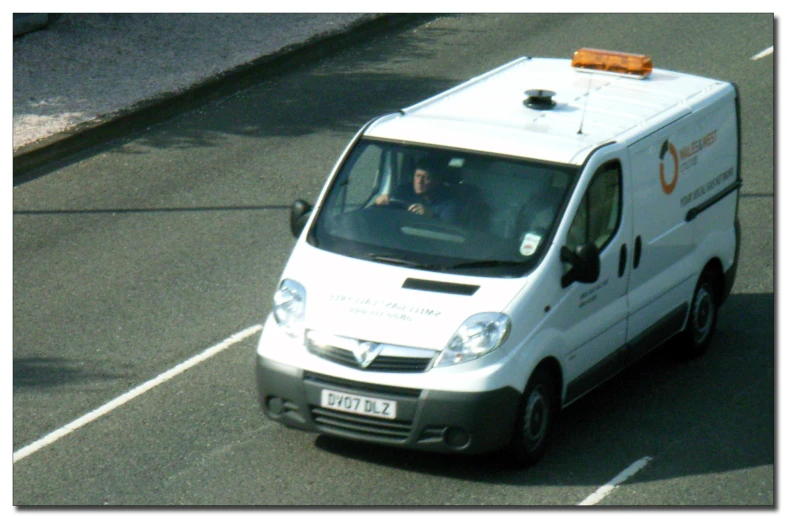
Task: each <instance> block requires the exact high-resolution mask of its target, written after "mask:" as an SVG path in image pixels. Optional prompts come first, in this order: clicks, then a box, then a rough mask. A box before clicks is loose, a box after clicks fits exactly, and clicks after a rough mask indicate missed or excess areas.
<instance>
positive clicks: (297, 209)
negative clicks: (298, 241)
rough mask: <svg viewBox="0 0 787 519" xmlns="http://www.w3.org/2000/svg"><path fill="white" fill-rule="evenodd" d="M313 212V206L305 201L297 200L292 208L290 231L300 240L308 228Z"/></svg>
mask: <svg viewBox="0 0 787 519" xmlns="http://www.w3.org/2000/svg"><path fill="white" fill-rule="evenodd" d="M311 212H312V205H311V204H310V203H309V202H307V201H305V200H300V199H299V200H296V201H295V202H293V203H292V207H290V231H291V232H292V235H293V236H295V237H296V238H298V237H299V236H300V235H301V232H303V228H304V227H306V222H307V221H308V220H309V215H310V214H311Z"/></svg>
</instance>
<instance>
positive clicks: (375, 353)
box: [256, 49, 740, 466]
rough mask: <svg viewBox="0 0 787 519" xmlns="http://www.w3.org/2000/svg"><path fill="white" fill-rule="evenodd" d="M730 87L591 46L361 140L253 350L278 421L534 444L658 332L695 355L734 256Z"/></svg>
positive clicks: (377, 123)
mask: <svg viewBox="0 0 787 519" xmlns="http://www.w3.org/2000/svg"><path fill="white" fill-rule="evenodd" d="M739 127H740V125H739V121H738V94H737V90H736V88H735V87H734V85H732V84H730V83H727V82H723V81H718V80H714V79H707V78H702V77H697V76H692V75H688V74H683V73H678V72H671V71H666V70H659V69H654V68H653V67H652V64H651V60H650V59H649V58H648V57H647V56H642V55H633V54H624V53H618V52H608V51H599V50H595V49H582V50H580V51H577V52H576V53H575V55H574V57H573V59H572V60H568V59H536V58H522V59H519V60H516V61H513V62H511V63H508V64H506V65H504V66H502V67H500V68H497V69H495V70H492V71H491V72H488V73H486V74H484V75H482V76H480V77H477V78H474V79H472V80H470V81H468V82H466V83H464V84H461V85H459V86H457V87H456V88H453V89H451V90H449V91H447V92H444V93H442V94H440V95H437V96H435V97H433V98H430V99H427V100H426V101H423V102H421V103H419V104H417V105H415V106H412V107H410V108H406V109H404V110H401V111H399V112H397V113H393V114H390V115H386V116H383V117H380V118H378V119H375V120H373V121H371V122H370V123H368V124H367V125H366V126H364V127H363V128H362V129H361V130H360V131H359V132H358V134H357V135H356V136H355V138H354V139H353V140H352V142H351V143H350V145H349V146H348V147H347V149H346V151H345V152H344V154H343V155H342V157H341V158H340V160H339V161H338V163H337V165H336V167H335V168H334V171H333V172H332V173H331V175H330V177H329V179H328V181H327V183H326V185H325V188H324V189H323V191H322V193H321V194H320V196H319V198H318V200H317V202H316V204H315V205H314V207H313V208H312V207H311V206H310V205H309V204H308V203H306V202H304V201H300V200H299V201H296V202H295V204H293V207H292V214H291V227H292V231H293V234H294V235H295V236H296V237H297V238H298V240H297V243H296V245H295V248H294V250H293V251H292V255H291V257H290V259H289V262H288V263H287V266H286V268H285V269H284V272H283V275H282V278H281V282H280V284H279V286H278V289H277V290H276V293H275V296H274V301H273V305H274V307H273V311H272V313H271V315H270V316H269V317H268V319H267V321H266V323H265V326H264V330H263V332H262V335H261V338H260V341H259V346H258V349H257V362H256V373H257V386H258V391H259V398H260V404H261V406H262V409H263V411H264V413H265V415H266V416H268V417H269V418H271V419H273V420H276V421H278V422H280V423H282V424H285V425H287V426H290V427H294V428H299V429H304V430H308V431H316V432H320V433H324V434H327V435H334V436H340V437H344V438H350V439H356V440H361V441H369V442H375V443H378V444H385V445H391V446H401V447H407V448H412V449H421V450H427V451H438V452H457V453H479V452H486V451H495V450H501V449H505V450H507V451H508V455H507V459H510V460H513V461H514V462H516V463H517V464H518V465H520V466H527V465H530V464H532V463H534V462H536V461H537V460H538V459H539V458H540V457H541V456H542V454H543V452H544V447H545V445H546V444H547V439H548V437H549V434H550V430H551V429H552V428H553V425H554V420H555V418H556V416H557V413H558V412H559V410H560V409H561V408H563V407H565V406H567V405H569V404H570V403H572V402H573V401H575V400H576V399H577V398H579V397H581V396H582V395H583V394H585V393H587V392H588V391H590V390H591V389H593V388H594V387H596V386H597V385H599V384H601V383H602V382H604V381H605V380H606V379H608V378H610V377H611V376H613V375H614V374H616V373H617V372H619V371H620V370H622V369H623V368H625V367H626V366H628V365H630V364H631V363H632V362H634V361H635V360H637V359H638V358H640V357H641V356H643V355H644V354H646V353H647V352H649V351H650V350H652V349H653V348H654V347H656V346H658V345H659V344H661V343H664V342H665V341H666V340H667V339H670V338H673V337H674V339H673V340H672V341H671V345H672V346H675V347H677V348H678V349H679V352H680V353H681V354H682V355H684V356H686V357H694V356H697V355H699V354H701V353H702V352H703V351H704V350H705V349H706V348H707V347H708V342H709V341H710V338H711V336H712V334H713V331H714V328H715V325H716V320H717V315H718V309H719V306H720V305H721V304H722V303H723V302H724V301H725V299H726V298H727V296H728V295H729V293H730V290H731V287H732V285H733V282H734V279H735V273H736V265H737V258H738V248H739V243H740V228H739V225H738V220H737V206H738V196H739V195H738V191H739V186H740V172H739V164H740V163H739V159H740V153H739V147H740V137H739Z"/></svg>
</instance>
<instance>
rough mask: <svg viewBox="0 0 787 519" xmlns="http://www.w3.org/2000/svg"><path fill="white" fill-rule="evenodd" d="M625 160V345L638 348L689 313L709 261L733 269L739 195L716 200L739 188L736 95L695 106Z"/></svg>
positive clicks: (726, 93) (718, 95)
mask: <svg viewBox="0 0 787 519" xmlns="http://www.w3.org/2000/svg"><path fill="white" fill-rule="evenodd" d="M698 98H699V96H698ZM629 154H630V157H631V162H632V172H633V179H632V181H633V187H634V215H635V216H634V229H635V230H634V237H633V239H634V242H635V243H634V249H635V258H634V260H635V266H634V268H633V269H632V271H631V278H630V284H629V289H630V291H629V305H630V310H631V314H630V317H629V331H628V337H627V340H628V341H635V340H637V339H638V338H639V337H640V336H641V335H642V334H644V333H645V332H646V331H647V330H648V329H649V327H650V326H651V325H652V324H653V323H654V322H657V321H659V320H662V319H664V318H665V317H667V316H669V315H674V314H675V312H676V311H678V310H679V309H680V308H687V307H688V306H687V305H688V304H689V303H690V302H691V297H692V295H693V292H694V287H695V285H696V282H697V279H698V277H699V275H700V273H701V272H702V269H703V268H704V266H705V265H706V264H707V262H708V261H710V260H711V259H712V258H714V257H718V258H719V259H720V260H721V261H722V264H723V267H724V269H725V270H726V269H727V268H729V267H730V266H732V263H733V262H734V251H735V228H734V219H735V204H736V201H737V192H730V194H729V196H726V197H724V198H723V199H722V200H715V199H714V198H713V197H714V196H715V195H717V194H719V193H722V192H723V191H724V190H727V189H730V187H731V186H732V185H733V184H735V183H736V182H737V176H738V172H737V167H738V161H737V157H738V138H737V119H736V109H735V100H734V90H733V89H732V87H731V86H730V88H728V89H722V90H717V91H716V92H714V93H713V94H711V95H709V96H705V97H703V98H701V99H697V100H696V101H695V104H694V106H693V107H692V113H691V114H690V115H688V116H685V117H683V118H681V119H679V120H678V121H676V122H674V123H672V124H670V125H668V126H666V127H665V128H663V129H662V130H660V131H658V132H656V133H653V134H651V135H649V136H648V137H646V138H645V139H642V140H641V141H639V142H636V143H634V144H632V145H631V146H630V147H629ZM709 201H710V202H711V205H709V206H707V204H708V202H709ZM698 208H701V209H702V210H701V211H699V212H697V211H698V210H699V209H698ZM689 216H690V217H689ZM637 262H638V264H636V263H637ZM672 321H673V322H674V319H673V320H672ZM674 331H676V332H677V331H678V330H677V329H676V330H674Z"/></svg>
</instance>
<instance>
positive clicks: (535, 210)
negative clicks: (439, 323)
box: [308, 139, 578, 277]
mask: <svg viewBox="0 0 787 519" xmlns="http://www.w3.org/2000/svg"><path fill="white" fill-rule="evenodd" d="M577 172H578V168H576V167H574V166H566V165H555V164H548V163H543V162H535V161H528V160H525V159H516V158H510V157H499V156H493V155H488V154H481V153H473V152H467V151H454V150H445V149H438V148H429V147H424V146H414V145H403V144H401V143H392V142H385V141H376V140H369V139H366V140H361V141H359V142H358V143H357V144H356V145H355V147H354V148H353V150H352V151H351V153H350V154H349V156H348V158H347V159H346V160H345V161H344V163H343V165H342V168H341V170H340V172H339V174H338V175H337V177H336V178H335V179H334V181H333V184H332V185H331V186H330V189H329V191H328V193H327V196H326V199H325V203H324V204H323V206H322V208H321V209H320V213H319V214H318V215H317V217H316V219H315V224H314V225H313V226H312V227H311V229H310V230H309V235H308V239H309V241H310V242H311V243H312V244H313V245H315V246H317V247H320V248H322V249H325V250H328V251H332V252H335V253H338V254H344V255H348V256H352V257H357V258H361V259H367V260H370V261H379V262H385V263H392V264H397V265H402V266H408V267H414V268H420V269H427V270H439V271H446V272H453V273H457V274H471V275H486V276H500V277H511V276H522V275H524V274H526V273H527V272H529V271H530V270H532V268H533V267H535V265H536V264H537V263H538V261H539V259H540V257H541V256H542V255H543V253H544V251H545V250H546V248H547V246H548V243H549V241H551V237H552V233H553V230H554V227H555V225H556V222H557V221H558V213H559V212H560V211H561V209H562V207H563V202H564V200H565V198H566V194H567V193H568V191H569V189H570V188H571V187H572V186H573V184H574V178H575V176H576V175H577Z"/></svg>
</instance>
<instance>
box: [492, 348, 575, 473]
mask: <svg viewBox="0 0 787 519" xmlns="http://www.w3.org/2000/svg"><path fill="white" fill-rule="evenodd" d="M562 387H563V384H562V375H561V371H560V365H559V364H558V362H557V360H555V359H553V358H548V359H544V360H543V361H541V362H540V363H539V365H538V366H537V367H536V369H534V370H533V373H532V374H531V376H530V378H529V379H528V381H527V384H526V385H525V389H524V391H523V392H522V396H521V397H520V402H519V405H518V406H517V414H516V418H515V420H514V429H513V431H512V432H511V439H510V441H509V444H508V447H507V448H506V449H505V451H504V455H505V461H506V463H507V464H508V465H509V466H512V467H515V468H525V467H529V466H531V465H534V464H535V463H536V462H538V461H539V460H540V459H541V458H542V457H543V455H544V451H545V450H546V447H547V444H548V442H549V437H550V436H551V433H552V432H553V431H554V429H555V426H556V424H557V417H558V415H559V413H560V409H561V407H562V393H563V391H562Z"/></svg>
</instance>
